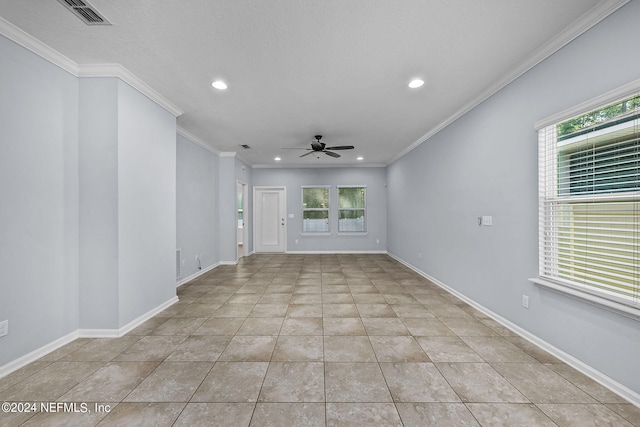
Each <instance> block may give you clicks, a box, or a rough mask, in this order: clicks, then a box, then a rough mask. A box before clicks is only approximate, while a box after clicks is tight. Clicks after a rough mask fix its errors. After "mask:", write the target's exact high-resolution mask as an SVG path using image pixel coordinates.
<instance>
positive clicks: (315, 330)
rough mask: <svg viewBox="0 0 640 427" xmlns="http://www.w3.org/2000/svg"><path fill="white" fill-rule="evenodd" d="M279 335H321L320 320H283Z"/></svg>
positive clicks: (318, 318)
mask: <svg viewBox="0 0 640 427" xmlns="http://www.w3.org/2000/svg"><path fill="white" fill-rule="evenodd" d="M280 335H322V318H321V317H296V318H293V317H292V318H288V319H284V322H283V323H282V329H280Z"/></svg>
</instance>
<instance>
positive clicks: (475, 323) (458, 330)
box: [440, 317, 498, 337]
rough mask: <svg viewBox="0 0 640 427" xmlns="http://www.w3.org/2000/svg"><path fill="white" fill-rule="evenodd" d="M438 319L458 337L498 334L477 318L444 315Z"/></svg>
mask: <svg viewBox="0 0 640 427" xmlns="http://www.w3.org/2000/svg"><path fill="white" fill-rule="evenodd" d="M440 320H441V321H442V323H444V324H445V325H446V326H447V327H448V328H449V329H451V330H452V331H453V333H455V334H456V335H458V336H460V337H490V336H497V335H498V334H497V333H496V332H494V331H493V330H492V329H491V328H489V327H488V326H486V325H485V324H483V323H482V322H481V321H479V320H475V319H459V318H453V317H444V318H441V319H440Z"/></svg>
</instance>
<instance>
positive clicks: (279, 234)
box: [253, 188, 285, 252]
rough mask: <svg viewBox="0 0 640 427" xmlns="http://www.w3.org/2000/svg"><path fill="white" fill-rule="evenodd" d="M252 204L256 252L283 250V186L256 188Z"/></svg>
mask: <svg viewBox="0 0 640 427" xmlns="http://www.w3.org/2000/svg"><path fill="white" fill-rule="evenodd" d="M253 206H254V208H255V212H254V218H255V227H254V230H255V239H254V240H255V247H256V252H284V251H285V220H284V219H285V217H284V214H285V191H284V188H256V189H255V192H254V203H253Z"/></svg>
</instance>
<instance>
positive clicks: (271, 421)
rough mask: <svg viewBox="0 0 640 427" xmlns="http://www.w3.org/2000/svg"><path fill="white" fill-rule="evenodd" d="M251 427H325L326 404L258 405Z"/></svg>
mask: <svg viewBox="0 0 640 427" xmlns="http://www.w3.org/2000/svg"><path fill="white" fill-rule="evenodd" d="M250 425H251V426H255V427H283V426H304V427H325V425H326V424H325V405H324V403H258V404H257V405H256V408H255V412H254V413H253V417H252V418H251V424H250Z"/></svg>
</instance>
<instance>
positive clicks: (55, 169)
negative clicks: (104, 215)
mask: <svg viewBox="0 0 640 427" xmlns="http://www.w3.org/2000/svg"><path fill="white" fill-rule="evenodd" d="M0 58H2V60H1V61H2V66H0V94H2V96H0V150H1V154H0V295H1V297H0V320H7V319H8V320H9V335H7V336H4V337H2V338H0V366H2V365H3V364H5V363H8V362H9V361H11V360H13V359H16V358H17V357H19V356H22V355H24V354H26V353H28V352H30V351H33V350H35V349H37V348H39V347H41V346H43V345H45V344H48V343H49V342H51V341H53V340H55V339H58V338H60V337H61V336H64V335H66V334H69V333H70V332H72V331H75V330H76V329H77V327H78V317H79V313H78V311H79V310H78V81H77V79H76V78H75V77H74V76H72V75H70V74H68V73H66V72H64V71H62V70H61V69H59V68H57V67H56V66H54V65H52V64H50V63H48V62H46V61H43V60H42V59H41V58H39V57H37V56H36V55H34V54H32V53H31V52H28V51H27V50H25V49H23V48H22V47H19V46H17V45H16V44H14V43H13V42H11V41H9V40H7V39H6V38H4V37H1V36H0Z"/></svg>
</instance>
